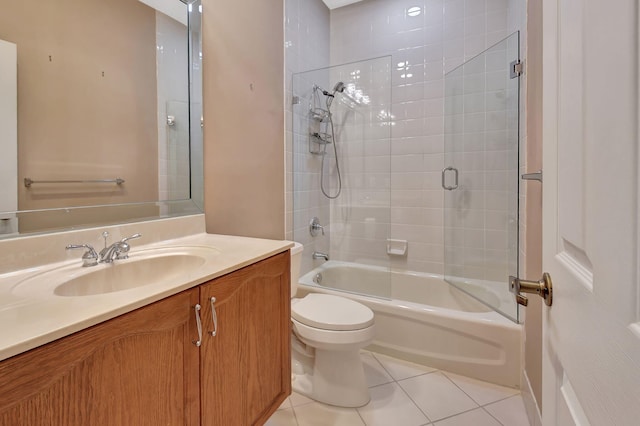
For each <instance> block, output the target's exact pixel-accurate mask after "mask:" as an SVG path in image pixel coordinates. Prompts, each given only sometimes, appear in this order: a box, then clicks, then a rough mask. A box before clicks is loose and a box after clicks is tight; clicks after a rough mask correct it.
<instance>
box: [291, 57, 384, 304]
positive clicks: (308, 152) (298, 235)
mask: <svg viewBox="0 0 640 426" xmlns="http://www.w3.org/2000/svg"><path fill="white" fill-rule="evenodd" d="M292 91H293V105H292V152H293V161H292V163H293V167H292V169H293V176H292V178H293V179H292V180H293V182H292V183H293V237H294V239H295V240H296V241H298V242H300V243H302V244H303V245H304V247H305V248H304V252H303V257H302V265H301V275H302V276H303V281H304V282H305V283H309V282H308V281H310V280H305V279H304V275H305V274H307V273H308V272H309V271H312V270H313V273H312V274H311V276H312V277H313V278H314V280H313V283H315V284H317V285H322V286H323V287H330V288H332V289H336V290H340V291H345V292H351V293H358V294H365V295H368V296H373V297H378V298H386V299H388V298H390V297H391V274H390V270H389V255H388V254H387V246H388V244H389V241H388V239H389V233H390V232H389V231H390V202H391V195H390V190H391V186H390V185H391V184H390V181H391V179H390V170H391V157H390V155H389V153H390V149H391V145H390V144H391V137H390V135H391V58H390V57H389V56H386V57H381V58H374V59H370V60H363V61H358V62H353V63H349V64H343V65H336V66H332V67H327V68H322V69H316V70H311V71H306V72H301V73H296V74H294V75H293V81H292ZM314 217H317V218H318V221H319V223H320V225H322V226H323V228H322V232H320V231H319V230H317V231H316V232H310V221H311V220H312V219H313V218H314ZM313 253H316V256H314V255H313ZM318 254H326V255H328V257H329V260H328V261H327V260H325V259H324V258H323V257H318ZM318 274H320V275H321V277H320V278H318V277H317V275H318ZM313 283H309V284H311V285H313Z"/></svg>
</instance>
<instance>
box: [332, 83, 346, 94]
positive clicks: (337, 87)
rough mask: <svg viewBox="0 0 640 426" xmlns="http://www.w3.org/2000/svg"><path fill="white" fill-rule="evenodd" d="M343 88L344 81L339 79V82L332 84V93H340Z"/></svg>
mask: <svg viewBox="0 0 640 426" xmlns="http://www.w3.org/2000/svg"><path fill="white" fill-rule="evenodd" d="M344 89H345V85H344V83H343V82H341V81H339V82H337V83H336V85H335V86H333V93H336V92H338V93H342V92H344Z"/></svg>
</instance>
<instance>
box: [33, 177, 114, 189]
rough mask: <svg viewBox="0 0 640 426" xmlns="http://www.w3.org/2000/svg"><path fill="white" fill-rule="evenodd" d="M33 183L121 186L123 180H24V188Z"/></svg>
mask: <svg viewBox="0 0 640 426" xmlns="http://www.w3.org/2000/svg"><path fill="white" fill-rule="evenodd" d="M34 183H115V184H117V185H122V184H123V183H124V179H121V178H115V179H89V180H32V179H31V178H24V186H26V187H27V188H30V187H31V185H33V184H34Z"/></svg>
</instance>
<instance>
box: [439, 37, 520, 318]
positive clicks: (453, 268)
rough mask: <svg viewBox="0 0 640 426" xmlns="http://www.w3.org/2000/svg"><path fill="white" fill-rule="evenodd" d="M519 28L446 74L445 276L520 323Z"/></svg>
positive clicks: (443, 180) (449, 280)
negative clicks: (515, 284) (512, 279)
mask: <svg viewBox="0 0 640 426" xmlns="http://www.w3.org/2000/svg"><path fill="white" fill-rule="evenodd" d="M518 58H519V33H517V32H516V33H514V34H512V35H511V36H509V37H507V38H506V39H504V40H502V41H501V42H499V43H497V44H496V45H494V46H492V47H491V48H489V49H487V50H486V51H484V52H483V53H481V54H480V55H478V56H476V57H474V58H473V59H471V60H469V61H467V62H465V63H464V64H463V65H461V66H460V67H458V68H456V69H454V70H453V71H451V72H450V73H448V74H447V75H446V76H445V156H444V157H445V168H444V169H443V172H442V186H443V189H444V204H445V212H444V218H445V220H444V225H445V230H444V231H445V232H444V234H445V280H446V281H448V282H449V283H450V284H452V285H453V286H455V287H457V288H459V289H461V290H463V291H464V292H466V293H467V294H469V295H471V296H473V297H475V298H476V299H478V300H480V301H481V302H483V303H484V304H486V305H488V306H490V307H491V308H492V309H494V310H496V311H497V312H499V313H501V314H502V315H504V316H506V317H508V318H510V319H511V320H513V321H516V322H517V321H518V320H519V317H518V314H519V312H518V305H517V304H516V303H515V300H514V297H513V294H512V293H510V292H509V286H508V282H509V275H515V276H517V275H518V190H519V189H518V183H519V176H518V171H519V164H518V163H519V88H520V82H519V80H520V79H519V77H518V76H517V75H516V74H515V73H514V72H513V65H514V63H515V61H517V60H518Z"/></svg>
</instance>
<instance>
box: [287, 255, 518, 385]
mask: <svg viewBox="0 0 640 426" xmlns="http://www.w3.org/2000/svg"><path fill="white" fill-rule="evenodd" d="M317 274H321V275H322V279H321V282H320V285H318V284H317V283H316V282H314V278H315V277H316V276H317ZM316 281H317V279H316ZM311 292H320V293H330V294H338V295H341V296H345V297H349V298H352V299H354V300H357V301H358V302H361V303H363V304H365V305H367V306H368V307H370V308H371V309H372V310H373V311H374V313H375V321H376V337H375V340H374V342H373V344H372V345H371V346H370V347H369V349H371V350H373V351H375V352H380V353H385V354H388V355H391V356H394V357H396V358H401V359H406V360H408V361H412V362H417V363H420V364H425V365H428V366H431V367H434V368H438V369H442V370H446V371H451V372H453V373H458V374H462V375H465V376H469V377H475V378H477V379H480V380H485V381H489V382H493V383H497V384H501V385H504V386H511V387H520V374H521V363H522V347H523V342H522V339H523V334H522V326H520V325H518V324H515V323H513V322H512V321H510V320H508V319H506V318H505V317H503V316H502V315H500V314H498V313H496V312H494V311H492V310H491V309H490V308H488V307H486V306H485V305H483V304H481V303H480V302H478V301H476V300H475V299H473V298H471V297H469V296H467V295H466V294H464V293H463V292H461V291H460V290H458V289H456V288H454V287H452V286H451V285H449V284H447V283H446V282H445V281H444V280H443V279H442V277H439V276H437V275H429V274H420V273H407V272H398V271H393V270H392V271H390V270H389V269H386V268H382V267H376V266H366V265H360V264H355V263H348V262H339V261H333V260H332V261H329V262H326V263H324V264H323V265H322V266H320V267H318V268H316V269H314V270H312V271H311V272H309V273H307V274H305V275H304V276H302V277H301V278H300V286H299V288H298V296H300V297H302V296H304V295H306V294H307V293H311ZM361 293H364V294H369V295H374V296H364V295H362V294H361Z"/></svg>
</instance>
